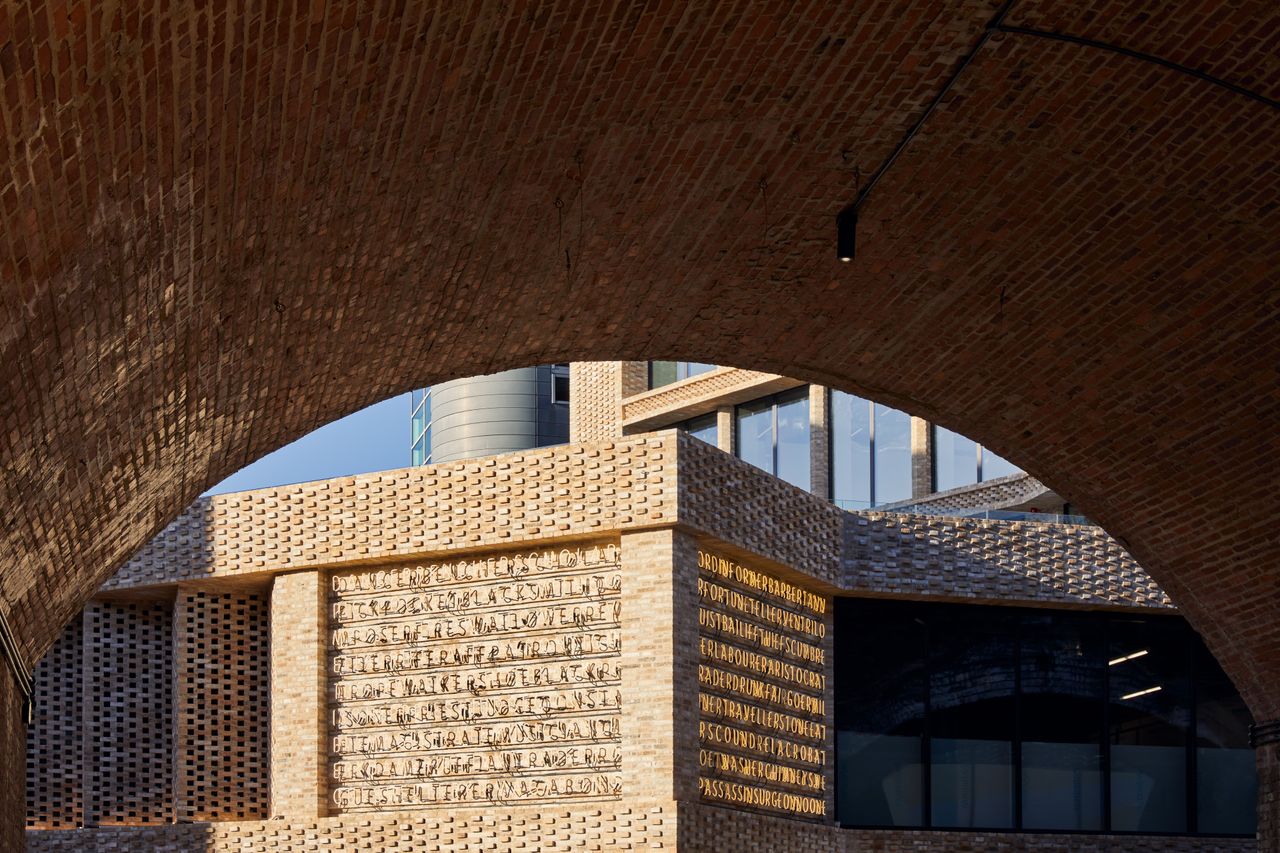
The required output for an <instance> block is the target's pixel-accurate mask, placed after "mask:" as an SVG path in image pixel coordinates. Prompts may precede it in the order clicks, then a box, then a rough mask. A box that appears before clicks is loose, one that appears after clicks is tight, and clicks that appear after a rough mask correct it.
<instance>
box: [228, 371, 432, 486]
mask: <svg viewBox="0 0 1280 853" xmlns="http://www.w3.org/2000/svg"><path fill="white" fill-rule="evenodd" d="M408 465H409V395H408V394H401V395H400V396H398V397H391V398H389V399H387V400H383V401H382V402H381V403H374V404H373V405H372V406H370V407H369V408H367V409H361V410H360V411H358V412H355V413H354V414H350V415H347V416H346V417H345V418H342V419H341V420H337V421H334V422H333V423H331V424H326V425H325V426H322V427H320V429H318V430H316V431H315V432H312V433H308V434H307V435H304V436H303V437H302V438H300V439H298V440H297V441H295V442H294V443H293V444H287V445H285V446H284V447H282V448H280V449H279V450H277V451H276V452H275V453H272V454H269V455H267V456H264V457H262V458H261V459H259V460H258V461H257V462H254V463H253V464H252V465H249V466H247V467H245V468H241V469H240V470H239V471H237V472H236V473H235V474H232V475H231V476H230V477H228V478H227V479H225V480H223V481H222V482H221V483H219V484H218V485H216V486H214V487H213V488H212V489H210V490H209V491H207V492H205V494H207V495H219V494H222V493H223V492H239V491H242V490H244V489H262V488H266V487H268V486H283V485H287V484H289V483H302V482H305V481H307V480H322V479H324V478H326V477H342V476H345V475H347V474H363V473H365V472H366V471H385V470H386V469H388V468H405V467H408Z"/></svg>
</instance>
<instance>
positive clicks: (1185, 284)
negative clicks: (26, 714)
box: [0, 0, 1280, 719]
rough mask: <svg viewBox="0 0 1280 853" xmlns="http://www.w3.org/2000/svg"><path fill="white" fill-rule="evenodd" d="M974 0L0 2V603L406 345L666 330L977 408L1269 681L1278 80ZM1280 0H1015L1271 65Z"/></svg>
mask: <svg viewBox="0 0 1280 853" xmlns="http://www.w3.org/2000/svg"><path fill="white" fill-rule="evenodd" d="M999 5H1000V4H999V3H998V2H997V0H930V1H929V2H925V0H874V2H869V3H860V4H857V5H856V6H848V7H842V6H839V5H837V6H835V7H833V6H832V5H831V4H829V3H823V2H804V3H798V4H776V3H762V2H754V3H746V4H741V5H735V4H723V3H694V4H667V5H665V6H652V5H643V4H626V3H621V4H618V3H597V4H588V3H583V2H579V0H564V2H556V3H552V4H550V5H547V6H545V7H539V8H538V9H537V10H534V11H530V10H528V9H525V8H524V7H521V6H517V5H511V6H499V5H494V6H488V5H481V6H477V5H474V4H467V3H449V4H444V3H441V4H428V3H406V4H368V3H357V2H354V0H345V2H343V0H336V1H335V2H333V3H310V4H295V5H281V4H264V5H262V6H260V7H252V8H249V7H243V8H242V7H233V6H225V7H224V6H218V5H213V6H208V7H196V6H188V5H181V4H159V5H156V6H148V7H145V8H144V7H140V6H137V5H135V4H130V3H123V4H103V3H99V4H93V3H84V4H80V5H73V6H68V7H66V8H63V7H61V6H57V5H51V4H15V5H14V6H13V7H12V8H8V9H6V10H4V12H3V14H2V15H0V33H3V34H4V37H5V39H6V42H5V47H4V50H3V71H4V74H3V78H4V81H5V85H4V87H3V92H0V113H2V114H3V117H4V126H5V128H6V136H7V142H8V144H7V145H6V147H5V148H4V153H3V155H2V157H0V163H2V164H3V165H2V168H3V172H4V180H2V181H0V187H2V188H3V190H2V191H0V217H3V221H4V228H3V232H4V234H5V239H4V243H3V246H2V247H0V267H2V268H3V269H4V271H5V281H6V288H5V293H6V298H5V301H4V303H3V309H0V310H2V312H3V313H2V318H3V320H2V322H0V346H3V354H4V358H3V359H2V360H0V363H2V364H3V365H4V369H3V372H2V373H0V383H2V384H0V401H3V403H2V404H0V434H2V435H3V436H4V451H3V462H4V464H3V466H0V488H3V491H4V495H5V505H6V508H7V510H8V512H7V514H6V518H7V523H6V524H5V525H4V527H3V529H0V565H3V566H4V570H3V572H0V599H3V601H4V603H5V604H7V605H8V607H9V610H10V612H11V613H12V614H14V621H15V622H16V623H17V625H16V627H17V629H18V631H17V633H18V635H19V636H20V637H21V638H22V641H23V643H24V644H25V647H26V650H27V655H28V658H29V659H30V660H32V661H34V660H35V659H36V658H38V657H39V656H40V655H41V654H42V653H43V652H44V650H45V649H47V648H48V647H49V646H50V645H51V644H52V642H53V640H54V639H55V637H56V636H57V633H58V631H59V630H60V629H61V627H62V626H63V625H65V624H66V622H68V621H69V620H70V619H71V618H72V617H73V616H74V614H75V613H76V612H77V611H78V610H79V608H80V606H81V605H82V603H83V602H84V601H85V600H86V599H87V597H88V596H89V594H90V593H91V592H92V591H93V590H94V589H96V588H97V587H98V585H99V584H100V583H101V582H102V581H104V580H105V579H106V578H107V577H109V576H110V574H111V573H112V572H113V571H114V570H115V568H116V567H118V566H119V565H120V564H121V563H122V562H123V561H124V560H126V559H127V558H128V557H129V555H131V554H132V553H134V552H135V551H136V549H137V548H138V547H139V546H141V545H142V544H143V543H144V542H146V541H147V539H148V538H149V537H150V536H151V535H153V534H154V533H155V532H158V531H159V530H160V529H161V528H162V527H163V526H164V525H165V524H166V523H167V522H168V521H169V520H170V519H172V518H173V516H174V515H175V514H176V513H177V512H178V511H179V510H180V509H181V507H183V506H185V505H187V504H188V503H189V502H190V501H191V500H193V499H194V498H195V497H196V495H198V494H199V493H200V492H201V491H202V490H203V489H204V488H205V487H206V486H208V485H210V484H212V483H214V482H216V481H218V480H219V479H221V478H222V477H223V476H224V475H226V474H229V473H231V472H232V471H233V470H235V469H237V468H239V467H240V466H242V465H243V464H245V463H247V462H249V461H251V460H252V459H254V458H257V457H259V456H261V455H263V454H264V453H266V452H268V451H270V450H272V449H274V448H276V447H279V446H281V445H283V444H284V443H286V442H287V441H289V440H291V439H293V438H296V437H298V436H300V435H302V434H303V433H305V432H306V431H308V430H309V429H311V428H314V427H316V426H319V425H321V424H323V423H326V422H328V421H330V420H333V419H334V418H336V417H338V416H340V415H343V414H345V413H347V412H350V411H353V410H355V409H357V408H359V407H361V406H363V405H366V404H368V403H371V402H373V401H375V400H377V399H381V398H384V397H386V396H389V395H390V394H392V393H396V392H402V391H404V390H406V389H407V388H410V387H420V386H422V385H426V384H431V383H434V382H438V381H440V380H442V379H445V378H448V377H455V376H463V375H474V374H479V373H485V372H489V371H493V370H498V369H502V368H508V367H517V366H522V365H527V364H534V363H545V362H547V361H552V360H555V361H572V360H577V359H596V360H600V359H607V358H624V359H641V358H646V357H656V358H672V357H682V358H689V359H696V360H699V361H706V362H713V363H722V364H732V365H737V366H743V367H750V368H752V369H757V370H761V371H765V372H769V373H775V374H779V375H785V376H795V377H797V378H800V379H805V380H815V381H820V382H822V383H823V384H827V385H830V386H833V387H841V388H845V389H847V390H851V391H861V392H863V393H865V394H868V395H870V396H873V397H876V398H877V399H879V400H882V401H883V402H885V403H888V404H891V405H895V406H898V407H901V408H904V409H907V410H911V411H913V412H915V413H918V414H920V415H923V416H928V417H929V418H931V419H932V420H935V421H937V422H939V423H942V424H943V425H945V426H947V427H949V428H953V429H955V430H958V431H960V432H961V433H963V434H966V435H971V436H972V437H974V438H975V439H977V440H979V441H981V442H982V443H983V444H984V445H985V446H988V447H991V448H992V449H993V450H994V451H995V452H997V453H999V454H1000V455H1001V456H1003V457H1005V458H1007V459H1009V460H1011V461H1012V462H1014V463H1016V464H1019V465H1021V466H1022V467H1024V468H1026V469H1027V470H1029V471H1031V472H1032V473H1033V474H1034V475H1035V476H1036V477H1038V478H1040V479H1041V480H1042V481H1043V482H1045V483H1046V484H1047V485H1050V486H1051V487H1053V488H1054V489H1055V491H1056V492H1057V493H1059V494H1061V495H1062V496H1063V497H1064V498H1065V499H1067V500H1068V501H1070V502H1071V503H1072V504H1073V505H1074V506H1078V507H1080V509H1081V511H1082V512H1084V513H1086V514H1087V515H1089V516H1090V517H1092V518H1095V519H1097V520H1099V521H1100V522H1102V523H1103V524H1104V526H1106V527H1107V528H1108V529H1109V530H1111V531H1112V532H1113V533H1115V534H1117V535H1118V536H1119V537H1121V539H1122V541H1123V542H1124V543H1125V544H1126V546H1127V547H1129V548H1130V550H1132V551H1133V553H1134V554H1135V555H1136V556H1137V557H1138V558H1139V559H1140V560H1141V561H1142V562H1143V564H1144V565H1145V566H1147V567H1148V568H1149V569H1150V570H1151V572H1152V573H1153V575H1154V576H1155V577H1156V578H1157V579H1158V580H1160V581H1161V583H1162V585H1163V586H1164V587H1165V589H1166V590H1168V591H1169V593H1170V594H1171V595H1172V596H1173V598H1174V599H1175V600H1180V601H1181V602H1182V603H1183V606H1184V611H1185V612H1186V613H1187V615H1188V617H1189V618H1190V619H1191V621H1192V622H1193V624H1195V625H1196V627H1197V628H1198V629H1200V630H1201V631H1202V633H1204V634H1205V636H1206V638H1207V640H1208V641H1209V645H1210V647H1211V648H1212V649H1213V650H1214V651H1215V652H1216V653H1217V654H1218V656H1219V657H1220V658H1221V660H1222V662H1223V664H1224V666H1225V667H1226V669H1227V671H1228V673H1230V674H1231V675H1232V676H1233V677H1234V678H1235V679H1236V681H1237V683H1238V684H1239V685H1240V687H1241V689H1242V691H1243V692H1244V694H1245V696H1246V697H1247V698H1248V700H1249V702H1250V704H1251V706H1252V707H1253V709H1254V711H1255V712H1257V713H1258V714H1259V715H1260V716H1261V717H1263V718H1268V719H1270V718H1275V717H1278V716H1280V691H1276V690H1275V688H1274V685H1276V684H1278V683H1280V654H1277V651H1276V649H1277V647H1278V642H1280V641H1278V639H1277V632H1280V627H1277V626H1280V597H1277V596H1275V595H1272V594H1269V593H1268V590H1267V589H1264V587H1263V586H1262V585H1263V584H1264V583H1266V582H1267V581H1268V579H1269V578H1270V577H1271V576H1272V574H1273V570H1274V565H1275V553H1276V540H1275V536H1274V533H1273V526H1274V523H1275V519H1276V518H1277V517H1278V516H1280V511H1278V510H1280V507H1278V505H1277V497H1276V494H1277V493H1276V490H1275V482H1276V479H1277V478H1276V470H1275V462H1274V460H1275V458H1276V454H1275V453H1274V448H1272V447H1271V445H1270V444H1268V441H1269V439H1268V438H1267V436H1269V435H1271V434H1272V432H1273V430H1272V429H1271V426H1272V425H1273V424H1274V423H1275V422H1276V421H1277V420H1280V390H1278V388H1280V383H1277V382H1276V381H1275V372H1274V369H1273V366H1274V364H1275V361H1276V335H1275V334H1274V333H1273V332H1274V327H1275V324H1276V321H1277V316H1278V314H1277V312H1280V306H1278V305H1277V304H1276V302H1275V300H1274V298H1273V297H1274V271H1275V269H1277V268H1278V267H1280V243H1277V241H1276V240H1274V239H1273V235H1274V234H1276V233H1277V232H1278V231H1280V208H1277V207H1276V206H1275V205H1274V204H1273V203H1272V200H1273V199H1274V198H1275V197H1276V196H1277V195H1278V194H1280V192H1278V187H1277V181H1278V180H1280V177H1278V174H1280V173H1278V172H1277V170H1276V169H1275V168H1274V164H1275V162H1276V160H1277V155H1278V154H1280V150H1278V147H1277V146H1280V132H1278V131H1280V111H1276V110H1274V109H1272V108H1270V107H1268V106H1266V105H1265V104H1261V103H1258V102H1257V101H1254V100H1250V99H1248V98H1245V97H1242V96H1239V95H1236V94H1232V93H1230V92H1227V91H1225V90H1223V89H1221V88H1217V87H1213V86H1211V85H1208V84H1206V83H1204V82H1203V81H1200V80H1196V79H1195V78H1192V77H1190V76H1189V75H1185V74H1179V73H1178V72H1176V71H1174V70H1172V69H1169V68H1167V67H1161V66H1157V65H1153V64H1151V63H1145V62H1141V61H1138V60H1135V59H1134V58H1132V57H1130V56H1124V55H1120V54H1116V53H1111V52H1105V51H1100V50H1097V49H1095V48H1087V47H1083V46H1081V45H1078V44H1067V43H1060V42H1053V41H1048V40H1044V39H1036V38H1031V37H1028V36H1020V35H1012V34H997V35H995V36H993V37H992V38H990V39H989V40H988V41H987V42H986V44H985V45H984V46H983V47H982V48H981V50H980V51H979V52H978V54H977V56H976V57H975V58H974V60H973V61H972V62H971V63H970V64H969V65H968V67H967V68H966V69H965V71H964V73H963V74H962V75H961V76H960V79H959V80H958V82H957V83H956V85H955V87H954V88H953V89H952V90H951V92H950V94H949V95H948V97H947V98H946V99H945V101H944V102H943V103H942V104H941V105H940V107H939V108H938V109H937V110H936V111H935V112H934V113H933V115H932V116H931V118H930V119H929V121H928V122H927V124H926V126H925V127H924V128H923V130H922V132H921V133H920V134H919V135H918V136H916V138H915V139H914V141H913V142H912V144H911V145H910V146H909V147H908V148H907V149H906V150H905V151H904V153H903V155H902V157H900V158H899V159H898V160H897V162H896V164H895V165H894V167H893V168H892V169H891V170H890V171H889V172H888V173H887V174H886V176H885V178H884V179H883V180H882V181H881V182H880V183H879V184H878V185H877V186H876V188H875V190H874V192H873V193H872V194H871V196H870V197H869V199H868V201H867V203H866V204H865V205H864V206H863V208H862V210H861V213H860V216H859V234H858V254H857V257H856V258H855V259H854V261H853V262H852V263H849V264H840V263H838V262H837V261H836V260H835V258H834V257H833V254H834V253H833V251H832V242H833V234H832V231H833V218H834V215H835V213H836V212H837V211H838V210H839V209H841V208H842V207H843V206H844V205H845V204H847V203H848V202H849V201H850V200H851V199H852V198H853V197H854V196H855V194H856V193H857V192H858V190H859V188H860V187H862V186H865V182H866V180H867V178H868V176H869V175H871V174H872V173H873V172H874V171H875V169H876V168H877V167H878V166H879V164H880V163H882V162H884V160H885V158H886V157H887V156H888V154H889V153H890V152H891V151H892V150H893V149H894V147H895V146H896V145H897V144H898V142H899V141H900V140H901V139H902V137H903V134H904V132H905V131H906V130H907V129H908V128H909V127H911V126H912V124H913V123H914V122H915V120H916V119H917V118H918V117H919V116H920V115H921V114H922V112H923V110H924V108H925V107H926V105H928V104H930V103H931V102H932V101H933V100H934V98H935V97H936V96H937V95H938V93H939V92H940V90H941V88H942V86H943V83H944V81H946V80H947V79H948V78H949V77H950V75H951V74H952V73H953V72H954V71H955V70H956V68H957V65H958V63H959V61H960V59H961V58H962V57H964V56H966V55H967V54H968V53H969V52H970V51H972V50H973V49H974V46H975V45H976V44H977V42H978V39H979V37H980V36H981V34H982V33H983V31H984V28H985V27H986V26H987V24H988V22H989V21H990V20H991V18H992V16H993V14H994V12H995V11H996V9H997V6H999ZM1277 14H1278V13H1277V10H1276V7H1275V4H1272V3H1265V2H1257V0H1251V2H1244V3H1239V4H1220V3H1209V4H1204V3H1184V4H1168V3H1166V4H1151V3H1142V2H1119V0H1111V1H1110V2H1102V0H1099V2H1093V3H1089V4H1084V5H1081V4H1075V3H1067V2H1062V0H1020V2H1017V3H1015V4H1014V5H1013V8H1012V11H1011V12H1010V14H1009V16H1008V19H1007V23H1009V24H1012V25H1023V24H1026V25H1033V26H1042V27H1045V28H1049V29H1063V30H1066V31H1072V30H1075V31H1078V33H1079V34H1081V35H1084V36H1086V37H1092V38H1098V39H1102V40H1105V41H1110V42H1114V43H1116V44H1119V45H1121V46H1127V47H1130V48H1135V49H1138V50H1148V51H1151V52H1153V53H1158V54H1160V55H1161V56H1163V57H1164V58H1166V59H1167V60H1170V61H1173V62H1182V63H1185V64H1187V65H1188V66H1191V67H1194V68H1201V69H1206V70H1208V71H1209V72H1211V73H1217V74H1220V75H1222V76H1223V77H1224V78H1226V79H1227V80H1229V81H1230V82H1233V83H1236V84H1239V85H1242V86H1246V87H1252V88H1254V89H1256V90H1257V91H1259V92H1260V93H1262V94H1264V95H1267V96H1268V97H1273V98H1274V97H1275V96H1276V93H1277V91H1280V71H1278V70H1277V65H1276V59H1275V57H1276V55H1277V51H1276V50H1274V41H1273V34H1274V32H1275V29H1276V24H1277V17H1276V16H1277Z"/></svg>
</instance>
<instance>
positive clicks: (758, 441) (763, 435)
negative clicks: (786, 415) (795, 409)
mask: <svg viewBox="0 0 1280 853" xmlns="http://www.w3.org/2000/svg"><path fill="white" fill-rule="evenodd" d="M735 417H736V420H737V431H738V436H737V437H738V441H737V448H738V457H739V458H740V459H742V460H743V461H744V462H750V463H751V464H752V465H754V466H756V467H757V468H761V469H763V470H765V471H768V472H769V473H770V474H772V473H773V472H774V471H773V404H772V403H771V402H769V401H768V400H763V401H761V400H757V401H755V402H752V403H743V404H742V405H741V406H738V409H737V412H736V415H735Z"/></svg>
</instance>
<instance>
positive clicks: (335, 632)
mask: <svg viewBox="0 0 1280 853" xmlns="http://www.w3.org/2000/svg"><path fill="white" fill-rule="evenodd" d="M621 596H622V572H621V566H620V563H619V554H618V548H617V546H616V545H612V544H610V545H599V546H590V547H582V548H572V549H569V548H565V549H559V550H544V551H537V552H532V553H520V554H500V555H493V556H481V557H469V558H466V559H461V560H452V561H447V562H440V563H433V564H430V565H419V566H398V567H392V568H377V569H369V570H363V571H344V572H338V573H335V574H334V575H333V576H332V578H331V587H330V601H329V623H330V625H329V628H330V648H329V651H330V654H329V702H330V719H329V724H330V762H329V778H330V790H331V801H332V806H333V807H334V809H335V810H336V811H338V812H359V811H377V810H396V809H403V808H431V807H442V806H450V805H486V804H491V803H492V804H516V803H519V804H537V803H564V802H584V801H597V800H610V799H618V798H619V797H620V796H621V793H622V790H621V789H622V776H621V769H622V748H621V742H622V738H621V731H620V719H621V709H622V691H621V684H622V672H621V669H620V667H619V661H620V659H621V650H622V639H621V637H622V633H621V617H622V612H621V611H622V603H621Z"/></svg>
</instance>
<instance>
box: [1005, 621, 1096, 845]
mask: <svg viewBox="0 0 1280 853" xmlns="http://www.w3.org/2000/svg"><path fill="white" fill-rule="evenodd" d="M1021 630H1022V638H1021V652H1020V654H1019V674H1020V684H1021V689H1022V695H1021V699H1020V703H1021V704H1020V716H1021V720H1022V725H1021V728H1020V735H1021V738H1022V826H1023V828H1024V829H1076V830H1094V831H1097V830H1101V829H1102V828H1103V825H1104V824H1103V811H1102V805H1103V802H1102V792H1103V785H1102V725H1103V685H1104V683H1105V677H1106V657H1105V653H1106V647H1105V644H1104V642H1103V633H1102V624H1101V622H1100V621H1099V620H1098V619H1091V618H1087V617H1083V618H1082V617H1080V616H1078V615H1075V614H1070V613H1035V614H1029V615H1027V616H1026V617H1025V618H1024V620H1023V623H1022V626H1021Z"/></svg>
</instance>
